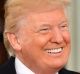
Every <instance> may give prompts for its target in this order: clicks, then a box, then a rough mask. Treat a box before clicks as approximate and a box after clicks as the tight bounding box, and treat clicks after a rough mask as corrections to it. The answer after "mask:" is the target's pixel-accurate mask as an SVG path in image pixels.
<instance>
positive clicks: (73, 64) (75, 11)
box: [67, 0, 80, 72]
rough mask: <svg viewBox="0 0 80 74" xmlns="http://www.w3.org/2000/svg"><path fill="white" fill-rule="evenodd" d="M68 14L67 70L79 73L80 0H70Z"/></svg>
mask: <svg viewBox="0 0 80 74" xmlns="http://www.w3.org/2000/svg"><path fill="white" fill-rule="evenodd" d="M68 12H69V21H70V32H71V42H72V43H71V44H72V48H71V49H72V51H71V55H70V58H69V62H68V64H67V68H68V69H70V70H74V71H78V72H80V33H79V32H80V0H71V3H70V6H69V8H68Z"/></svg>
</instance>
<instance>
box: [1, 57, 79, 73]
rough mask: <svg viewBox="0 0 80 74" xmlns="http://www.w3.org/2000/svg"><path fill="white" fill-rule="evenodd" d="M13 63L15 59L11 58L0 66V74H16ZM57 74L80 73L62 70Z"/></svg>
mask: <svg viewBox="0 0 80 74" xmlns="http://www.w3.org/2000/svg"><path fill="white" fill-rule="evenodd" d="M14 62H15V58H14V57H11V58H10V59H9V60H8V61H7V62H6V63H5V64H3V65H1V66H0V74H16V70H15V65H14ZM59 74H80V73H77V72H73V71H69V70H66V69H62V70H60V71H59Z"/></svg>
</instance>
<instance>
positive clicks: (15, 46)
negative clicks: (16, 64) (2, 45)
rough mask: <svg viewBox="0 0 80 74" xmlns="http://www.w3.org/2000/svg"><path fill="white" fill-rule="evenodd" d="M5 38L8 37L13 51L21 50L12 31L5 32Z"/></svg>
mask: <svg viewBox="0 0 80 74" xmlns="http://www.w3.org/2000/svg"><path fill="white" fill-rule="evenodd" d="M7 38H8V41H9V43H10V44H11V46H12V48H13V49H14V50H15V51H19V50H21V46H20V44H19V42H18V39H17V37H16V35H15V34H13V33H7Z"/></svg>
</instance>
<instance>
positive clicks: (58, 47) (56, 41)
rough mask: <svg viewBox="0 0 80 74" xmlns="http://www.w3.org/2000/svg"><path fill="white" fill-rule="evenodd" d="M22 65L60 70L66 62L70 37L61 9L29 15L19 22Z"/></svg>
mask: <svg viewBox="0 0 80 74" xmlns="http://www.w3.org/2000/svg"><path fill="white" fill-rule="evenodd" d="M19 24H20V26H21V27H20V30H19V33H18V38H19V40H20V46H21V51H20V53H21V55H22V57H21V58H23V59H22V60H23V62H24V63H25V64H27V66H29V67H31V68H33V69H46V68H53V69H56V68H60V67H63V66H64V65H65V64H66V62H67V59H68V56H69V52H70V35H69V30H68V22H67V18H66V16H65V14H64V9H63V8H59V9H55V10H53V11H47V12H40V13H36V12H35V13H30V14H29V15H28V16H27V17H26V16H25V18H23V19H22V20H21V21H20V22H19Z"/></svg>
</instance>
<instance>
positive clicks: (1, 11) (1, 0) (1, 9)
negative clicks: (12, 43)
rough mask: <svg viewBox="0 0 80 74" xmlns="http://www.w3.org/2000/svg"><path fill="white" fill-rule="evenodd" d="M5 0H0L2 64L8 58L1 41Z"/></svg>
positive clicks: (0, 61)
mask: <svg viewBox="0 0 80 74" xmlns="http://www.w3.org/2000/svg"><path fill="white" fill-rule="evenodd" d="M5 1H6V0H0V64H3V63H5V62H6V61H7V60H8V52H7V51H6V49H5V46H4V42H3V30H4V13H5V11H4V4H5Z"/></svg>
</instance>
